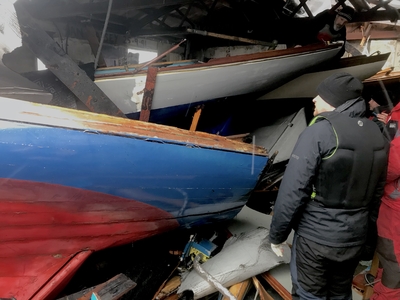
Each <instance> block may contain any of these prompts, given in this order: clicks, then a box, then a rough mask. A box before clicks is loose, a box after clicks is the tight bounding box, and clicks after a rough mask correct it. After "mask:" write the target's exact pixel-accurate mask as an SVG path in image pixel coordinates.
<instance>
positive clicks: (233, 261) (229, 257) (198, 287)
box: [178, 227, 290, 299]
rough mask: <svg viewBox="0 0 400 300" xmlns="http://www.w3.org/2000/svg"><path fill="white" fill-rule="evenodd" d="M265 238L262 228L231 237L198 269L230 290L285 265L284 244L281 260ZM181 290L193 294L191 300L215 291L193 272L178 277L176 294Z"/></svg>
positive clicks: (286, 251)
mask: <svg viewBox="0 0 400 300" xmlns="http://www.w3.org/2000/svg"><path fill="white" fill-rule="evenodd" d="M268 236H269V230H268V229H267V228H264V227H258V228H257V229H254V230H252V231H249V232H243V233H241V234H239V235H234V236H232V237H231V238H229V239H228V240H227V241H226V243H225V245H224V247H223V249H222V250H221V251H220V252H219V253H218V254H217V255H215V256H214V257H212V258H210V259H209V260H207V261H206V262H205V263H204V264H202V265H201V267H202V269H203V270H204V271H205V272H206V273H208V274H209V275H211V276H212V277H213V278H215V279H216V280H217V281H218V282H219V283H220V284H222V285H223V286H224V287H230V286H232V285H234V284H236V283H238V282H241V281H244V280H246V279H248V278H251V277H252V276H256V275H258V274H261V273H264V272H266V271H268V270H270V269H272V268H274V267H276V266H278V265H280V264H284V263H289V261H290V248H289V246H288V245H286V244H285V245H284V255H283V257H278V256H276V254H275V253H274V252H272V250H271V243H270V242H269V238H268ZM185 290H191V291H193V293H194V299H199V298H202V297H205V296H207V295H210V294H212V293H214V292H216V291H217V290H216V288H215V287H214V285H213V284H212V283H210V282H208V281H206V280H205V279H203V277H202V276H201V275H199V274H198V272H197V271H196V270H195V269H193V270H191V271H190V272H185V273H183V274H182V283H181V286H180V287H179V290H178V293H182V292H184V291H185Z"/></svg>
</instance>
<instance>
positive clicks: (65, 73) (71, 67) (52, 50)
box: [14, 1, 125, 117]
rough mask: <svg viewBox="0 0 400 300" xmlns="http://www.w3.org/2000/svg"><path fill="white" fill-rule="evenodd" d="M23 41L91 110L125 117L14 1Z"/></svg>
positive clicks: (21, 5)
mask: <svg viewBox="0 0 400 300" xmlns="http://www.w3.org/2000/svg"><path fill="white" fill-rule="evenodd" d="M14 6H15V10H16V12H17V16H18V20H19V22H20V28H21V35H22V41H23V43H24V44H25V45H26V46H28V48H29V49H30V50H31V51H32V52H33V53H34V54H35V55H36V56H37V57H38V58H39V59H40V60H41V61H42V62H43V63H44V64H45V65H46V66H47V68H48V69H49V70H50V71H51V72H52V73H53V74H54V75H55V76H56V77H57V78H58V79H60V81H61V82H62V83H63V84H64V85H65V86H66V87H68V89H70V90H71V92H72V93H73V94H74V95H75V96H76V97H77V98H78V99H79V100H80V101H82V102H83V103H84V104H85V105H86V106H87V107H88V108H89V110H90V111H92V112H96V113H102V114H108V115H112V116H118V117H125V115H124V114H123V113H122V112H121V110H120V109H119V108H118V107H117V106H116V105H115V104H114V103H113V102H112V101H111V100H110V99H109V98H108V97H107V95H106V94H105V93H104V92H103V91H102V90H101V89H100V88H99V87H98V86H97V85H96V84H95V83H94V82H93V81H92V80H91V79H90V78H89V76H87V75H86V73H85V71H83V70H82V69H81V68H79V67H78V65H77V64H76V63H75V62H74V61H73V60H72V59H71V58H70V57H69V56H68V55H67V54H66V53H65V51H64V50H63V49H61V47H60V46H59V45H58V44H57V43H56V42H55V41H54V40H53V39H52V38H51V37H50V36H49V35H48V34H47V33H46V32H45V31H44V30H43V29H41V28H40V26H39V25H38V24H37V22H36V21H35V20H34V19H33V18H32V17H31V16H30V15H29V13H28V12H27V11H26V9H25V8H24V7H23V4H21V3H20V2H19V1H17V2H16V3H15V4H14Z"/></svg>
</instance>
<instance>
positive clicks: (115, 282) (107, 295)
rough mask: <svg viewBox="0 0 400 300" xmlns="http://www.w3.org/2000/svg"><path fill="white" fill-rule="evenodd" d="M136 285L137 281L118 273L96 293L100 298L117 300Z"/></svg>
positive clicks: (102, 299)
mask: <svg viewBox="0 0 400 300" xmlns="http://www.w3.org/2000/svg"><path fill="white" fill-rule="evenodd" d="M135 286H136V283H135V282H134V281H132V280H130V279H129V278H128V277H127V276H126V275H124V274H118V275H117V276H115V277H113V278H112V279H110V280H109V281H107V282H106V284H105V285H104V286H103V288H101V289H100V290H99V291H96V293H97V295H98V299H99V300H100V299H101V300H117V299H119V298H120V297H122V296H123V295H125V294H126V293H127V292H129V291H130V290H132V289H133V288H134V287H135ZM80 300H81V299H80Z"/></svg>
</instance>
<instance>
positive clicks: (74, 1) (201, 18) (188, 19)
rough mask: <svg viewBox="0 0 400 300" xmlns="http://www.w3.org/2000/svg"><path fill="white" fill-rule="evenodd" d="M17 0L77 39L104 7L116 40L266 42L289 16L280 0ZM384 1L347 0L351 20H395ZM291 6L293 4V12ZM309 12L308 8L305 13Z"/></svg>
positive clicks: (98, 21) (99, 23) (98, 26)
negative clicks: (231, 38)
mask: <svg viewBox="0 0 400 300" xmlns="http://www.w3.org/2000/svg"><path fill="white" fill-rule="evenodd" d="M18 1H19V2H22V3H23V5H24V6H25V8H26V9H27V11H28V12H29V13H30V14H31V15H32V16H33V17H34V18H36V19H39V20H42V21H49V22H51V23H53V24H54V25H56V26H55V27H56V28H60V27H62V26H67V27H68V28H69V29H70V30H69V33H70V35H71V36H74V35H75V36H74V37H77V38H83V37H80V36H79V35H80V30H79V29H81V28H83V27H88V26H90V27H91V28H93V29H94V30H95V31H96V32H97V36H100V33H101V32H102V31H103V28H104V23H105V20H106V19H107V12H108V11H109V18H108V24H107V34H112V35H116V36H119V37H121V38H120V39H119V41H120V42H123V41H126V39H129V38H135V37H150V38H155V39H168V40H169V41H171V42H177V41H179V40H181V39H182V38H186V37H188V36H189V38H191V39H192V40H197V41H198V42H200V43H207V44H209V45H212V44H214V43H217V44H218V42H221V41H222V40H223V39H216V38H209V37H207V38H205V37H204V34H205V33H204V32H203V33H202V34H203V36H201V34H193V33H189V32H188V29H189V30H190V29H196V30H202V31H207V32H214V33H218V34H225V35H230V36H239V37H243V38H248V39H257V40H263V41H267V42H270V41H272V39H276V36H279V30H280V28H281V27H282V26H285V24H290V22H289V20H290V18H291V16H287V15H284V14H283V13H282V8H283V6H284V5H285V2H284V1H283V0H186V1H183V0H98V1H96V0H80V1H79V0H18ZM110 1H111V6H110ZM340 1H344V0H340ZM298 3H299V5H300V6H299V7H298V8H297V9H300V8H301V6H302V7H303V10H305V11H306V12H309V10H308V7H307V1H306V0H305V1H304V0H302V1H299V2H298ZM346 3H347V4H350V2H346ZM388 3H389V4H390V1H384V0H382V1H378V2H375V3H374V4H372V3H367V2H365V0H351V5H352V6H353V7H355V8H356V10H357V14H356V17H355V20H354V22H362V21H369V20H370V21H373V20H391V21H396V20H397V19H398V18H399V12H398V10H397V9H395V8H392V7H391V6H390V5H389V4H388ZM338 5H340V2H339V3H337V6H338ZM110 7H111V9H109V8H110ZM297 9H294V10H295V11H294V12H293V14H294V13H295V12H296V10H297ZM293 14H292V15H293ZM309 15H312V13H311V14H310V12H309ZM200 33H201V32H200Z"/></svg>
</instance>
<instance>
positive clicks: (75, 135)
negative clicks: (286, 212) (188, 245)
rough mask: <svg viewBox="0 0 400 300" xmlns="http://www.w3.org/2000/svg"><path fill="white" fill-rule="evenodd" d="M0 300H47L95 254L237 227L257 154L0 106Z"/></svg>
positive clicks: (82, 115)
mask: <svg viewBox="0 0 400 300" xmlns="http://www.w3.org/2000/svg"><path fill="white" fill-rule="evenodd" d="M0 104H1V107H2V109H1V110H0V140H1V143H0V180H1V185H0V214H1V218H0V298H13V299H18V300H25V299H40V300H43V299H54V298H55V297H56V296H57V294H58V293H59V292H60V290H61V289H62V288H63V287H64V286H65V284H66V283H67V282H68V281H69V280H70V279H71V277H72V276H73V274H74V272H75V271H76V270H77V269H78V268H79V266H80V265H81V264H82V263H83V262H84V261H85V260H86V259H87V258H88V257H89V256H90V254H91V253H93V252H94V251H97V250H101V249H104V248H107V247H112V246H117V245H121V244H126V243H129V242H133V241H136V240H139V239H144V238H146V237H150V236H153V235H156V234H160V233H163V232H166V231H170V230H173V229H175V228H179V227H181V226H184V227H192V226H196V225H200V224H207V223H212V222H217V221H221V220H227V219H231V218H233V217H234V216H235V215H236V214H237V213H238V212H239V211H240V209H241V208H242V207H243V205H244V204H245V203H246V201H247V199H248V198H249V196H250V193H251V191H252V189H253V188H254V187H255V185H256V183H257V181H258V179H259V175H260V174H261V173H262V171H263V169H264V167H265V165H266V163H267V161H268V155H267V154H266V151H265V149H264V148H261V147H257V146H254V145H251V144H245V143H241V142H237V141H233V140H230V139H227V138H225V137H221V136H216V135H210V134H206V133H201V132H194V131H186V130H181V129H177V128H173V127H168V126H163V125H157V124H152V123H145V122H140V121H136V120H129V119H123V118H116V117H111V116H106V115H99V114H94V113H90V112H83V111H78V110H71V109H66V108H59V107H55V106H48V105H43V104H37V103H31V102H26V101H19V100H15V99H8V98H0Z"/></svg>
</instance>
